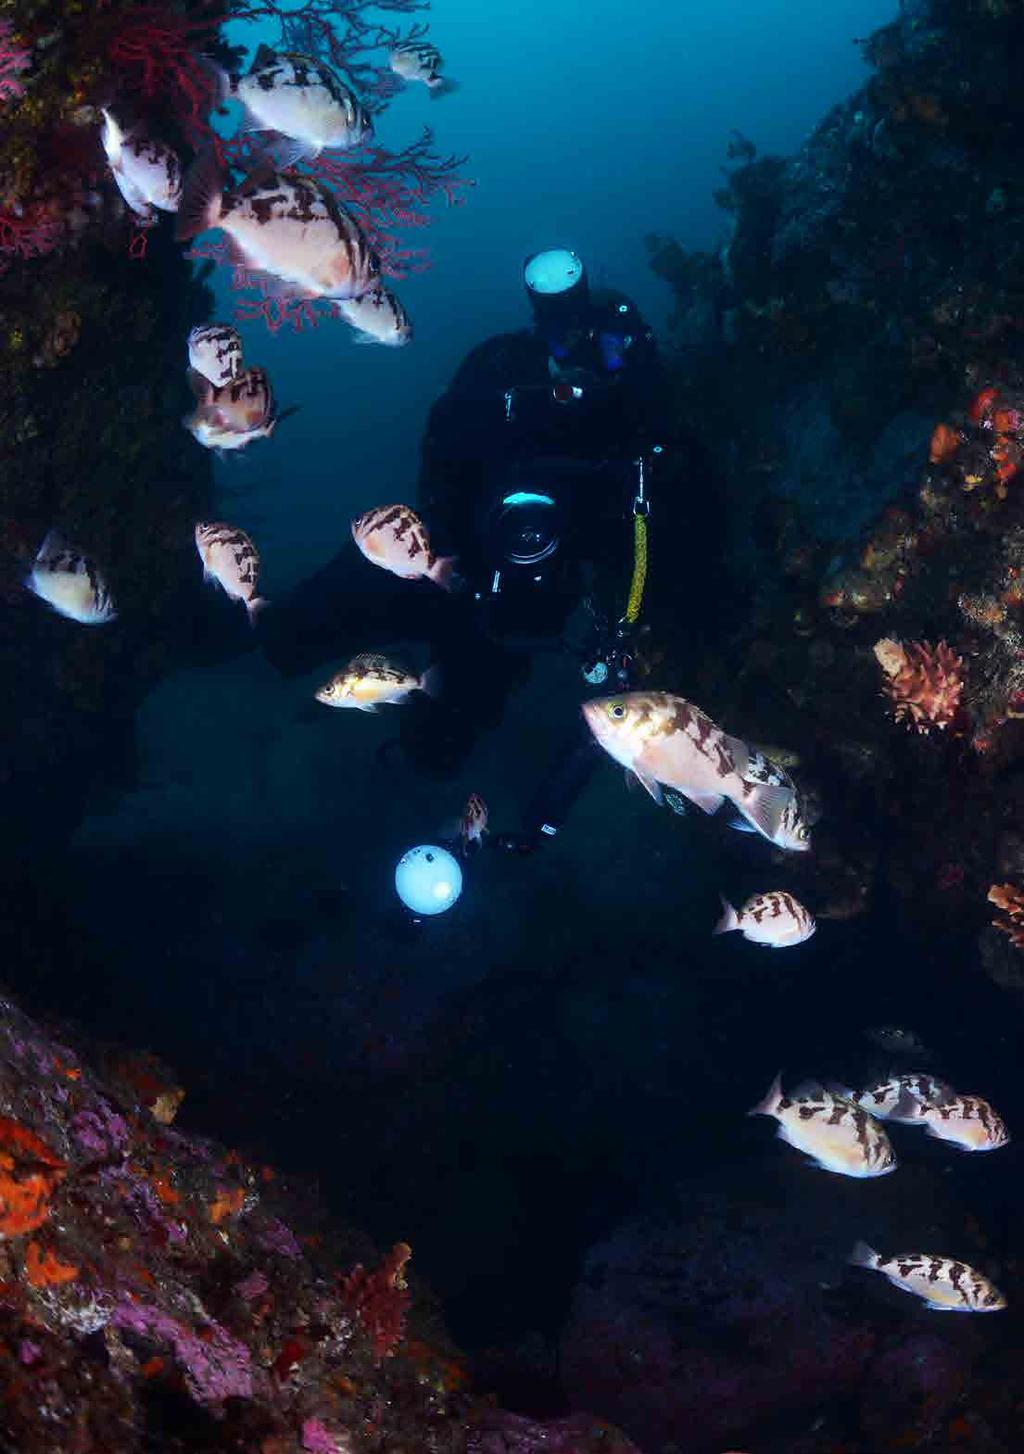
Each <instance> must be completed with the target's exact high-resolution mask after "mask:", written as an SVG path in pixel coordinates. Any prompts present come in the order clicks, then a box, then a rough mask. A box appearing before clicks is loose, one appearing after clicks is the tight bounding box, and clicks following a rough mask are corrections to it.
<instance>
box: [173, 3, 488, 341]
mask: <svg viewBox="0 0 1024 1454" xmlns="http://www.w3.org/2000/svg"><path fill="white" fill-rule="evenodd" d="M425 8H426V6H425V4H424V3H423V0H382V3H374V0H304V3H302V0H297V3H295V4H294V5H290V6H287V5H284V4H279V3H276V0H247V3H243V4H241V5H240V6H237V7H236V9H235V10H234V12H233V13H234V17H235V18H236V19H242V20H258V21H262V22H266V21H272V22H276V24H277V27H278V34H277V36H276V38H274V39H273V41H272V48H276V49H278V50H281V51H287V52H295V53H299V54H303V55H309V56H314V57H315V58H316V59H318V60H320V61H323V62H325V63H326V64H327V65H329V66H330V67H331V68H332V69H333V70H335V71H337V72H338V73H339V74H340V75H341V76H342V77H343V79H344V80H345V81H346V83H347V84H348V85H350V86H351V87H352V88H353V89H354V90H355V91H357V92H358V94H359V97H360V100H361V101H362V102H363V104H364V105H365V106H367V107H368V109H369V110H370V111H371V112H373V113H374V117H375V120H376V121H377V130H378V138H376V139H374V140H373V141H372V142H371V143H370V144H369V145H366V146H363V147H360V148H358V149H355V150H352V151H344V152H324V153H321V155H320V156H318V157H316V158H315V159H312V160H309V161H305V162H303V163H301V164H300V166H299V168H298V169H299V170H301V171H303V172H306V173H308V174H310V175H312V176H314V177H316V178H317V179H318V180H319V181H321V182H323V183H324V184H325V185H326V186H327V187H328V188H329V189H330V190H331V192H332V193H333V194H334V196H335V197H336V198H337V200H338V201H339V202H340V203H341V204H342V205H343V206H344V207H345V208H346V209H347V210H348V211H349V212H350V213H351V214H352V216H353V217H354V218H355V219H356V221H357V222H358V223H359V226H360V228H361V229H362V231H363V232H364V233H365V235H366V238H367V240H368V241H369V243H370V245H371V246H372V247H373V249H374V251H375V252H376V253H377V255H378V257H379V258H380V261H381V270H382V272H383V274H384V275H385V277H388V278H403V277H406V276H408V274H409V273H412V272H419V271H422V270H423V269H424V268H426V267H427V266H429V260H428V257H427V254H426V251H425V249H424V248H422V247H419V246H416V245H414V244H411V243H410V242H408V241H407V240H406V239H405V237H404V234H405V233H406V232H407V231H408V230H409V229H421V228H423V227H426V226H428V225H429V222H430V217H429V207H430V204H431V202H432V201H433V200H434V199H435V198H443V200H444V201H445V202H446V203H447V204H448V206H455V205H457V204H458V203H460V202H462V201H463V200H464V196H465V192H466V190H467V189H468V188H469V187H470V186H471V185H472V183H471V182H469V181H467V180H466V179H464V178H462V177H460V176H459V175H458V170H459V168H460V167H461V166H462V165H463V163H464V162H465V158H464V157H456V156H441V155H440V154H438V153H437V152H435V150H434V136H433V133H432V131H431V130H430V129H429V127H427V128H424V131H423V133H422V134H421V136H420V137H419V138H418V139H417V140H415V141H412V142H410V143H408V144H407V145H406V146H403V147H399V148H397V149H392V148H389V147H387V146H385V145H383V144H381V142H380V140H379V130H380V126H379V118H380V115H381V114H382V112H383V111H384V108H385V107H386V105H387V103H388V101H389V100H390V99H391V97H392V96H393V95H394V94H395V91H396V90H397V89H398V88H399V87H400V85H401V82H399V80H398V78H397V77H396V76H395V74H394V73H393V72H392V70H391V69H390V66H389V64H388V60H387V49H388V47H389V46H391V45H393V44H394V43H395V41H396V40H397V39H399V36H398V33H397V32H393V31H389V30H386V29H385V28H383V27H382V26H381V24H380V20H379V14H380V12H381V11H387V12H391V13H412V12H414V11H417V10H422V9H425ZM425 34H426V27H425V26H423V25H417V26H414V27H413V28H412V30H411V31H410V32H409V34H408V35H407V36H406V37H405V39H409V37H410V36H411V37H413V38H414V39H422V38H423V36H424V35H425ZM218 150H219V151H220V154H221V158H222V160H223V161H224V162H225V164H226V165H228V166H229V167H232V168H234V169H235V171H236V173H238V174H240V175H244V174H245V173H246V172H248V171H251V170H252V169H253V167H254V166H256V165H258V164H259V161H260V159H261V158H260V144H259V143H254V140H253V136H252V134H251V133H239V134H238V135H236V136H234V137H232V138H231V139H230V140H223V139H221V140H219V142H218ZM191 255H192V256H193V257H202V258H211V259H213V260H214V261H216V262H219V263H224V264H226V263H229V262H234V259H233V258H232V257H231V249H230V248H229V247H228V245H227V244H226V243H225V242H223V241H214V242H209V241H208V242H201V243H199V244H198V245H197V246H196V247H194V248H193V250H192V254H191ZM232 287H233V289H234V290H235V292H236V293H239V294H248V295H249V296H247V297H239V300H238V304H237V315H238V317H239V318H240V319H241V320H242V321H251V320H253V319H259V318H261V319H263V321H264V322H265V323H266V324H267V326H268V328H270V330H271V332H276V331H277V329H279V328H281V327H283V326H284V324H286V323H287V324H289V325H290V326H291V327H293V328H296V329H299V328H302V327H303V326H304V325H306V324H308V325H311V326H315V325H316V324H317V322H318V321H319V319H320V318H321V317H330V316H337V313H338V309H337V308H336V306H335V305H334V304H333V303H332V302H331V301H330V299H314V298H298V299H295V298H291V297H286V298H282V297H281V296H280V289H279V288H278V287H277V285H276V282H275V280H274V279H268V278H265V277H261V276H260V274H258V273H256V272H254V271H253V270H252V269H250V268H247V267H246V266H245V265H244V264H242V265H238V264H237V263H235V265H234V270H233V273H232Z"/></svg>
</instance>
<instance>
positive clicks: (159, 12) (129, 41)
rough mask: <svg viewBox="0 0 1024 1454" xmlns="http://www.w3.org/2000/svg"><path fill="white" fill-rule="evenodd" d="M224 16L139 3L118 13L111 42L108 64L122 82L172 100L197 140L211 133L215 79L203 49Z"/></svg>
mask: <svg viewBox="0 0 1024 1454" xmlns="http://www.w3.org/2000/svg"><path fill="white" fill-rule="evenodd" d="M221 18H222V17H221V16H219V15H217V16H212V15H211V16H206V17H204V16H196V15H195V14H191V15H190V14H183V13H181V12H180V11H178V10H175V9H173V8H172V7H171V6H170V5H140V6H138V7H137V8H136V9H135V10H134V12H133V13H131V14H128V15H126V17H125V18H124V19H123V20H120V19H119V22H118V28H117V30H116V31H115V32H114V35H113V37H112V39H111V42H110V48H109V59H110V64H111V66H112V67H113V69H114V70H115V72H116V73H117V76H118V84H119V86H120V88H121V89H122V90H123V91H127V92H130V93H134V94H135V95H137V96H140V97H141V98H142V99H143V100H144V101H146V102H158V101H159V102H164V103H166V104H168V105H169V106H170V108H171V110H172V111H173V112H174V115H175V116H176V117H177V119H178V121H179V123H180V124H181V126H182V129H183V131H184V132H185V135H186V137H187V139H188V140H189V141H190V142H191V143H192V144H193V145H197V144H198V143H199V142H200V141H201V140H203V139H205V138H207V137H209V135H210V127H209V123H208V121H207V116H208V114H209V111H210V108H211V106H212V104H213V100H214V92H215V89H216V83H215V80H214V72H213V70H212V68H211V67H210V66H209V65H208V64H207V63H206V62H205V61H204V60H203V59H202V52H203V49H204V47H208V46H209V45H210V43H211V42H212V40H213V39H214V38H215V36H216V33H217V30H218V28H219V26H220V23H221Z"/></svg>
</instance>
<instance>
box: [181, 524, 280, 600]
mask: <svg viewBox="0 0 1024 1454" xmlns="http://www.w3.org/2000/svg"><path fill="white" fill-rule="evenodd" d="M195 534H196V549H197V550H198V552H199V559H200V560H201V561H202V563H203V579H204V580H207V581H216V582H217V584H218V585H219V586H220V588H221V590H222V591H223V592H224V593H225V595H227V596H229V597H230V598H231V600H232V601H242V602H244V604H245V609H246V611H248V613H249V620H250V622H251V621H252V620H253V619H254V618H255V616H256V613H257V611H260V610H262V608H263V607H264V606H265V605H266V604H267V602H266V600H265V599H264V597H262V596H261V595H259V575H260V554H259V551H258V550H257V549H256V547H255V545H254V544H253V542H252V540H251V539H250V537H249V536H248V535H246V533H245V531H244V530H239V529H238V527H237V526H235V525H226V524H225V523H224V522H223V521H217V522H215V523H213V524H209V523H207V522H205V521H203V522H200V524H198V525H197V526H196V532H195Z"/></svg>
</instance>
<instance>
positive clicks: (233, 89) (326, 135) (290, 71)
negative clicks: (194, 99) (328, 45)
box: [224, 45, 373, 169]
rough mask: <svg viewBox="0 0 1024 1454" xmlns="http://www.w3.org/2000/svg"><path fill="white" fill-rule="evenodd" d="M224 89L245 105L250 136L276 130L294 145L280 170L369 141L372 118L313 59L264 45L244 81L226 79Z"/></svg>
mask: <svg viewBox="0 0 1024 1454" xmlns="http://www.w3.org/2000/svg"><path fill="white" fill-rule="evenodd" d="M224 89H226V90H227V91H228V92H229V93H230V94H231V95H232V96H234V97H235V99H236V100H238V101H240V102H241V103H242V106H243V107H244V108H245V113H246V123H247V125H246V128H245V129H246V130H247V131H275V132H277V133H278V134H279V135H280V136H283V137H287V138H288V140H289V141H290V142H292V143H294V145H293V146H290V147H288V148H287V149H286V152H285V153H281V152H280V151H278V150H277V148H275V159H276V161H277V165H278V166H279V167H280V168H282V169H283V168H284V167H285V166H289V165H292V164H294V163H295V162H296V161H299V160H301V159H304V158H313V157H317V156H319V154H320V153H321V152H322V151H323V150H324V149H325V148H330V149H332V150H334V149H346V150H347V149H348V148H350V147H354V146H359V145H361V143H362V142H364V141H369V139H370V138H371V137H372V136H373V118H372V116H371V115H370V113H369V111H368V110H367V109H366V107H365V106H364V105H363V104H362V102H361V101H359V99H358V98H357V97H356V96H355V95H354V94H353V93H352V91H350V90H349V88H348V86H346V85H345V83H344V82H343V81H342V80H340V79H339V77H338V76H337V75H335V73H334V71H332V70H331V68H330V66H326V65H324V63H323V62H322V61H318V60H315V59H314V58H313V57H312V56H303V55H297V54H295V53H294V52H283V53H279V52H277V51H274V50H271V48H270V47H269V46H267V45H261V46H260V47H259V49H258V50H257V51H256V54H255V55H254V56H253V60H252V65H251V66H250V68H249V72H248V74H247V75H245V76H240V77H226V78H225V83H224Z"/></svg>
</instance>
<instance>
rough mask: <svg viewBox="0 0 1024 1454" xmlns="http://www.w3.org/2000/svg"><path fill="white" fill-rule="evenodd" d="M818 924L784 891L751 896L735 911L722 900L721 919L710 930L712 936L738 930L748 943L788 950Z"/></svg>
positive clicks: (805, 937) (800, 941)
mask: <svg viewBox="0 0 1024 1454" xmlns="http://www.w3.org/2000/svg"><path fill="white" fill-rule="evenodd" d="M816 928H817V925H816V924H815V922H814V919H813V917H812V916H811V914H809V913H808V911H807V910H806V909H805V908H804V906H803V904H801V903H800V902H799V901H798V900H797V899H794V897H793V895H792V894H788V893H786V892H785V891H779V892H774V893H765V894H754V896H753V897H752V898H749V899H748V900H747V902H746V903H745V904H744V905H743V907H742V909H740V910H739V912H738V913H737V911H736V910H735V909H734V908H733V906H732V905H731V904H730V903H729V902H728V900H727V899H725V898H723V899H722V917H721V918H720V919H719V921H718V923H717V924H716V925H715V927H714V929H713V931H712V932H713V933H715V934H728V933H730V931H731V930H733V929H738V930H739V931H740V933H741V934H742V935H743V937H744V939H749V940H750V942H751V944H763V945H765V946H766V947H767V948H769V949H788V948H789V947H790V945H792V944H802V943H803V942H804V940H805V939H810V937H811V935H812V934H813V933H814V931H815V929H816Z"/></svg>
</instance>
